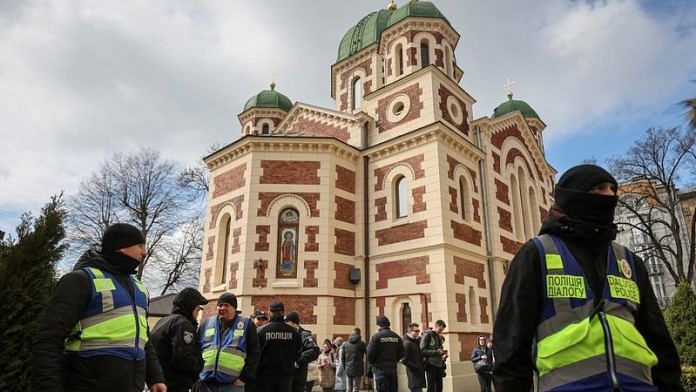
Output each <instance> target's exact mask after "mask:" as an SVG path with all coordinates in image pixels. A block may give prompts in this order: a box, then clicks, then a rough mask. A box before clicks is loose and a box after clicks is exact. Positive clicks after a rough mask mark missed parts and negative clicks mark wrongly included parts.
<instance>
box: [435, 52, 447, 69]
mask: <svg viewBox="0 0 696 392" xmlns="http://www.w3.org/2000/svg"><path fill="white" fill-rule="evenodd" d="M444 57H445V56H444V54H443V53H442V49H435V65H437V66H438V67H444V66H445V60H443V58H444Z"/></svg>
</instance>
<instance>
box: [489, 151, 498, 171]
mask: <svg viewBox="0 0 696 392" xmlns="http://www.w3.org/2000/svg"><path fill="white" fill-rule="evenodd" d="M491 155H492V156H493V170H495V172H496V173H498V174H500V155H498V154H496V153H495V152H491Z"/></svg>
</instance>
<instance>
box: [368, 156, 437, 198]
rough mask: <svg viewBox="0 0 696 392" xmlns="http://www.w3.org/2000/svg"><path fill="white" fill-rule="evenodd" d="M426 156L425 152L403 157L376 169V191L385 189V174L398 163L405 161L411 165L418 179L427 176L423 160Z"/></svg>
mask: <svg viewBox="0 0 696 392" xmlns="http://www.w3.org/2000/svg"><path fill="white" fill-rule="evenodd" d="M424 160H425V157H424V156H423V154H418V155H414V156H412V157H410V158H406V159H402V160H400V161H398V162H394V163H392V164H391V165H387V166H382V167H379V168H377V169H375V172H374V173H375V177H377V183H376V184H375V191H381V190H382V189H384V176H386V175H387V173H389V171H390V170H391V169H392V168H393V167H394V166H396V165H399V164H402V163H405V164H407V165H409V166H410V167H411V170H413V173H414V175H415V178H416V179H419V178H423V177H425V170H423V166H422V164H423V161H424Z"/></svg>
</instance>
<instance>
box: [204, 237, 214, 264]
mask: <svg viewBox="0 0 696 392" xmlns="http://www.w3.org/2000/svg"><path fill="white" fill-rule="evenodd" d="M214 246H215V236H214V235H211V236H210V237H208V252H207V253H206V254H205V259H206V260H211V259H212V258H213V255H214V254H213V247H214Z"/></svg>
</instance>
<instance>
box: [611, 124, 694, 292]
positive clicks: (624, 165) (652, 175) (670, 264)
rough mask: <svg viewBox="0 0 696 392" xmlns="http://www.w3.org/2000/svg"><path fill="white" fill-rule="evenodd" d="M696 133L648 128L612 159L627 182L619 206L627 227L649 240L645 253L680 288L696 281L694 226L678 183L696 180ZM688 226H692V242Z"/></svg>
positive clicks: (675, 129)
mask: <svg viewBox="0 0 696 392" xmlns="http://www.w3.org/2000/svg"><path fill="white" fill-rule="evenodd" d="M695 165H696V130H694V129H687V130H685V131H681V130H679V129H677V128H669V129H648V130H647V131H646V132H645V135H644V137H642V138H640V139H639V140H638V141H636V142H635V143H634V145H633V146H632V147H631V148H630V149H629V150H628V151H627V152H626V153H625V154H623V155H621V156H618V157H615V158H613V159H611V160H610V166H611V170H612V172H613V173H614V175H615V176H616V177H617V179H618V180H619V181H620V182H622V183H624V186H623V189H624V194H623V195H622V197H621V198H620V201H619V205H620V208H621V209H623V210H624V211H627V214H626V215H627V219H624V220H621V221H619V222H617V223H619V224H620V225H625V226H628V227H630V228H631V229H633V230H636V231H638V232H639V233H642V234H643V235H644V236H647V238H649V243H650V247H649V248H647V249H644V251H645V252H646V253H648V254H650V255H651V256H653V257H655V258H657V259H658V260H660V261H661V262H662V263H663V265H664V266H665V268H666V269H667V271H668V272H669V273H670V275H671V276H672V278H673V279H674V281H675V283H676V284H679V283H680V282H686V283H689V284H691V282H693V277H694V260H695V258H696V252H695V250H694V245H695V242H694V238H693V233H694V231H693V225H695V224H696V221H695V220H693V219H692V220H691V222H689V223H687V221H686V220H685V219H684V214H683V213H682V209H681V203H680V200H679V191H678V188H677V184H687V183H694V182H696V170H694V167H695ZM687 225H691V226H692V230H691V233H692V235H691V238H689V237H688V235H687V234H686V233H688V230H687Z"/></svg>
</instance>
